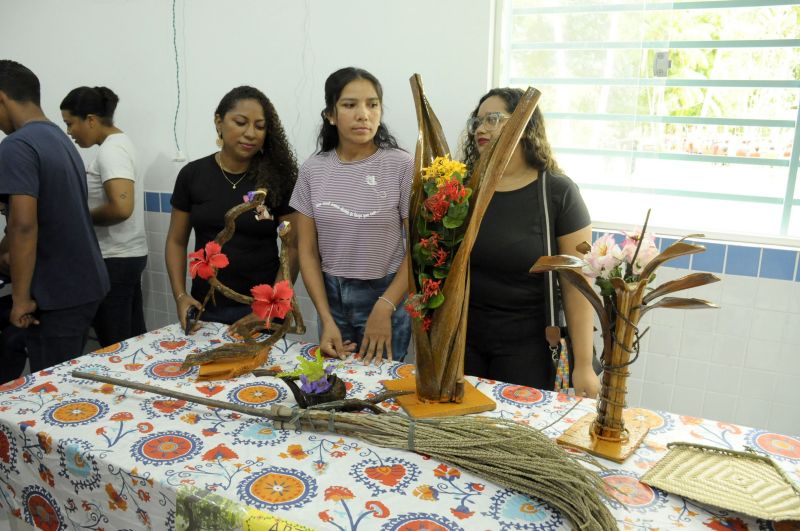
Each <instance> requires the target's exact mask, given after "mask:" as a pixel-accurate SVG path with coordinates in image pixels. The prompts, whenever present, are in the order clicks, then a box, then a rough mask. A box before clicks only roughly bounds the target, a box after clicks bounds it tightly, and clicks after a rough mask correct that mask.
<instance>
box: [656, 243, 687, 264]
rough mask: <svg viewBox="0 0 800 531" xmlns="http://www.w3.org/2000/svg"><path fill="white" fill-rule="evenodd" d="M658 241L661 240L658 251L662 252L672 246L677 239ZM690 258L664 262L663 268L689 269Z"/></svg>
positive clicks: (683, 257)
mask: <svg viewBox="0 0 800 531" xmlns="http://www.w3.org/2000/svg"><path fill="white" fill-rule="evenodd" d="M659 240H661V247H659V250H661V251H663V250H664V249H666V248H667V247H669V246H670V245H672V244H673V243H675V242H676V241H678V238H659ZM690 258H691V256H681V257H680V258H674V259H672V260H670V261H669V262H665V263H664V266H665V267H679V268H681V269H689V264H690V261H689V259H690Z"/></svg>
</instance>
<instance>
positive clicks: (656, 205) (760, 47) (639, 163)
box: [495, 0, 800, 243]
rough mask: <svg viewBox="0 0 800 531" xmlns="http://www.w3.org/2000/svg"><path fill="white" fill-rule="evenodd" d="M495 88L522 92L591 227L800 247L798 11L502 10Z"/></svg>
mask: <svg viewBox="0 0 800 531" xmlns="http://www.w3.org/2000/svg"><path fill="white" fill-rule="evenodd" d="M499 12H500V13H499V14H500V16H498V17H497V19H498V32H497V35H498V39H497V42H498V50H497V53H496V54H495V57H496V72H495V80H496V81H497V83H498V84H499V85H510V86H518V87H525V86H528V85H530V86H534V87H536V88H538V89H539V90H541V91H542V93H543V97H542V100H541V103H540V105H541V108H542V111H543V112H544V114H545V119H546V121H547V131H548V136H549V139H550V142H551V144H552V145H553V147H554V150H555V153H556V157H557V160H558V161H559V164H560V165H561V167H562V168H563V169H564V170H565V171H566V173H567V174H568V175H570V176H571V177H572V178H573V179H574V180H575V181H576V182H578V183H579V184H580V186H581V190H582V193H583V195H584V198H585V199H586V201H587V204H588V205H589V208H590V211H591V213H592V217H593V219H594V220H595V221H596V224H597V225H600V226H603V225H610V226H631V227H633V226H636V225H638V224H641V220H642V219H643V217H644V212H645V211H646V210H647V208H649V207H652V208H653V217H652V218H651V222H652V223H653V224H654V225H655V226H657V227H659V228H665V229H675V230H676V231H679V232H685V231H692V232H695V231H702V232H706V233H707V234H716V235H722V236H734V237H735V238H737V239H750V238H752V239H759V240H762V241H763V240H764V239H774V240H775V241H788V240H791V241H794V243H796V241H797V240H796V239H798V238H800V186H798V185H797V169H798V152H799V151H800V128H799V127H798V122H799V121H800V106H799V105H798V103H799V102H800V3H798V2H786V1H769V0H707V1H691V2H643V1H640V0H639V1H637V0H627V1H626V0H611V1H608V0H594V1H592V0H588V1H587V0H583V1H578V0H571V1H569V0H568V1H556V0H502V1H501V2H500V4H499Z"/></svg>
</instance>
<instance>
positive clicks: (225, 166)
mask: <svg viewBox="0 0 800 531" xmlns="http://www.w3.org/2000/svg"><path fill="white" fill-rule="evenodd" d="M214 126H215V127H216V131H217V145H218V146H219V148H220V149H219V151H218V152H216V153H214V154H213V155H208V156H206V157H203V158H201V159H197V160H194V161H192V162H190V163H189V164H187V165H186V166H184V167H183V168H182V169H181V171H180V173H179V174H178V177H177V179H176V180H175V189H174V191H173V194H172V202H171V204H172V213H171V215H170V223H169V231H168V232H167V241H166V245H165V251H164V254H165V259H166V263H167V273H168V274H169V281H170V285H171V286H172V293H173V296H174V297H175V306H176V309H177V311H178V319H180V322H181V325H183V327H184V328H185V327H186V320H187V317H186V315H187V311H188V310H189V308H190V307H194V308H198V309H199V308H200V307H201V302H202V301H203V300H205V297H206V295H207V293H208V290H209V284H208V282H207V281H206V280H203V279H201V278H200V277H197V278H195V279H194V280H193V281H192V286H191V290H190V291H189V292H188V293H187V291H186V258H187V254H186V251H187V245H188V243H189V237H190V235H191V233H192V231H194V236H195V251H197V250H201V249H204V247H205V245H206V244H207V243H208V242H210V241H212V240H214V238H215V237H216V235H217V233H218V232H219V231H221V230H222V229H223V227H224V225H225V213H226V212H227V211H228V210H229V209H231V208H233V207H235V206H236V205H239V204H241V203H242V201H243V196H245V195H246V194H247V192H249V191H253V190H256V189H259V188H264V189H266V190H267V198H266V200H265V203H264V205H265V207H266V208H264V207H260V208H261V210H260V211H259V212H258V214H256V215H255V216H254V215H244V216H239V218H237V219H236V232H235V233H234V235H233V237H232V238H231V239H230V240H229V241H228V242H227V243H226V244H225V246H224V247H223V248H222V252H223V253H224V254H225V255H226V256H227V257H228V260H229V262H230V264H229V265H228V266H227V267H225V268H224V269H220V270H219V272H218V277H217V278H218V279H219V281H220V282H222V283H223V284H225V285H226V286H228V287H229V288H231V289H232V290H234V291H237V292H239V293H241V294H244V295H249V294H250V288H252V287H253V286H256V285H258V284H273V283H275V282H276V281H279V280H281V277H282V275H281V272H280V257H279V254H278V243H277V238H278V232H277V227H278V224H279V223H281V222H282V221H289V222H293V221H294V218H295V215H294V209H292V208H291V207H289V198H290V197H291V195H292V190H293V189H294V183H295V181H296V180H297V163H296V161H295V158H294V154H293V153H292V150H291V147H290V146H289V141H288V140H287V139H286V133H285V132H284V130H283V126H282V125H281V121H280V118H279V117H278V113H277V112H276V111H275V107H274V106H273V105H272V102H271V101H270V100H269V99H268V98H267V96H265V95H264V93H263V92H261V91H260V90H258V89H256V88H254V87H249V86H241V87H236V88H234V89H233V90H231V91H230V92H228V93H227V94H226V95H225V96H224V97H223V98H222V100H221V101H220V102H219V105H218V106H217V109H216V111H215V112H214ZM293 225H294V226H295V227H296V223H293ZM287 257H288V260H289V274H290V275H291V276H292V280H294V279H295V278H296V277H297V271H298V269H299V266H298V263H297V239H296V238H294V237H291V238H290V242H289V244H288V245H287ZM251 318H252V310H251V309H250V306H249V305H247V304H241V303H239V302H237V301H234V300H231V299H228V298H226V297H224V296H223V295H221V294H219V293H217V294H216V296H215V297H214V299H213V300H209V301H208V303H207V304H206V307H205V310H204V313H203V316H202V319H203V320H204V321H213V322H218V323H225V324H229V325H230V324H234V323H235V322H237V321H239V320H240V319H245V320H247V319H251Z"/></svg>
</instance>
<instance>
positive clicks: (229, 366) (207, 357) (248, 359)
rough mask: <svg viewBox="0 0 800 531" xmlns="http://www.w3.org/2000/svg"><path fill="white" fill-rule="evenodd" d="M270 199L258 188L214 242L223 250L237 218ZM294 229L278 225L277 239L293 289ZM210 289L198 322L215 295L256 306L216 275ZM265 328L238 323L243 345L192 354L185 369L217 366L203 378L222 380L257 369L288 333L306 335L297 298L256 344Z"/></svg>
mask: <svg viewBox="0 0 800 531" xmlns="http://www.w3.org/2000/svg"><path fill="white" fill-rule="evenodd" d="M266 198H267V191H266V190H264V189H259V190H257V191H256V192H255V194H254V196H253V199H252V200H251V201H249V202H247V203H242V204H240V205H236V206H235V207H233V208H231V209H230V210H228V212H226V213H225V227H224V228H223V229H222V230H221V231H220V232H219V234H217V236H216V237H215V238H214V241H215V242H217V243H218V244H219V245H220V247H222V246H224V245H225V244H226V243H227V242H228V241H229V240H230V239H231V238H232V237H233V234H234V232H235V231H236V218H238V217H239V216H240V215H242V214H244V213H245V212H250V211H252V210H255V209H257V208H258V207H260V206H262V205H263V204H264V200H265V199H266ZM291 230H292V227H291V225H290V224H289V222H282V223H281V224H280V225H279V226H278V236H279V237H280V238H281V250H280V267H281V274H282V276H283V279H284V280H286V281H287V282H289V285H290V286H292V277H291V272H290V271H289V263H288V251H287V247H288V245H289V243H290V239H291V238H292V237H293V234H292V233H291ZM208 282H209V285H210V288H209V290H208V294H207V295H206V297H205V299H204V300H203V306H202V308H201V309H200V311H199V312H198V314H197V317H196V318H195V322H196V321H198V320H199V319H200V317H201V316H202V314H203V310H204V309H205V306H206V304H208V301H209V300H214V293H215V292H219V293H221V294H222V295H224V296H225V297H227V298H229V299H232V300H234V301H237V302H240V303H242V304H247V305H250V304H252V303H253V297H251V296H249V295H242V294H241V293H239V292H237V291H234V290H232V289H231V288H229V287H228V286H226V285H225V284H223V283H222V282H220V281H219V279H218V278H217V276H216V275H214V276H212V277H211V278H209V279H208ZM195 322H192V323H190V325H189V329H190V330H191V329H192V328H193V327H194V324H195ZM263 327H264V322H263V321H261V320H258V319H253V320H251V321H246V322H243V323H237V324H236V325H235V326H233V327H232V328H231V332H232V333H234V334H236V335H239V336H241V337H242V338H243V339H244V342H241V343H224V344H222V345H220V346H219V347H216V348H214V349H212V350H209V351H206V352H200V353H195V354H189V355H188V356H186V359H185V360H184V361H183V365H182V367H183V368H184V369H187V368H189V367H191V366H193V365H204V364H209V363H212V362H213V363H214V364H216V365H217V367H216V370H214V371H211V372H209V371H205V372H204V371H203V368H202V367H201V375H200V379H222V378H233V377H236V376H239V375H240V374H244V373H246V372H250V371H252V370H253V369H255V368H256V367H259V366H261V365H262V364H263V363H264V362H266V360H267V355H268V354H269V350H270V349H271V348H272V345H274V344H275V343H277V342H278V341H279V340H280V339H281V338H282V337H283V336H284V335H286V334H287V333H288V334H303V333H305V330H306V328H305V324H304V323H303V316H302V314H301V313H300V306H299V305H298V304H297V297H296V296H295V295H294V294H292V302H291V310H290V311H289V312H288V313H287V314H286V317H285V318H284V320H283V322H282V323H280V324H277V325H276V324H275V323H271V326H270V331H271V332H272V334H271V335H270V336H269V337H268V338H266V339H264V340H263V341H256V340H255V339H254V338H253V336H254V335H255V334H256V333H257V331H258V330H260V329H262V328H263Z"/></svg>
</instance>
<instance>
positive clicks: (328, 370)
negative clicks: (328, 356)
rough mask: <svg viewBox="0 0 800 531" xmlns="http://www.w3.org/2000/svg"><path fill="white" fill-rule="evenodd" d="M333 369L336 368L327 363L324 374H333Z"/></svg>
mask: <svg viewBox="0 0 800 531" xmlns="http://www.w3.org/2000/svg"><path fill="white" fill-rule="evenodd" d="M335 368H336V367H335V366H334V365H333V363H329V364H328V366H327V367H325V374H328V375H330V374H333V369H335Z"/></svg>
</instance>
